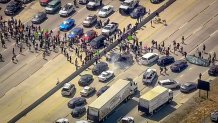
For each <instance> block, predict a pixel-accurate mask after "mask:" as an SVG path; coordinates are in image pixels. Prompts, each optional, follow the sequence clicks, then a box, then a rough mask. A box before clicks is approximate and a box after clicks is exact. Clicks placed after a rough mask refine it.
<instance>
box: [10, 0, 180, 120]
mask: <svg viewBox="0 0 218 123" xmlns="http://www.w3.org/2000/svg"><path fill="white" fill-rule="evenodd" d="M175 1H176V0H169V1H168V2H166V3H165V4H164V5H162V6H161V7H160V8H158V9H157V10H156V11H154V12H153V13H151V14H150V15H149V16H148V17H147V18H145V19H143V20H142V21H141V22H140V23H139V24H138V25H137V27H136V28H132V29H130V30H128V31H127V32H126V33H125V34H123V35H122V36H121V37H120V38H119V39H117V40H116V41H115V42H114V43H112V44H111V45H110V46H109V47H107V48H106V49H104V50H103V51H102V52H101V53H100V54H99V56H96V57H94V58H93V59H92V60H90V61H88V62H87V63H86V64H85V65H84V66H82V67H81V68H80V69H78V70H77V71H75V72H74V73H72V74H71V75H70V76H69V77H67V78H66V79H64V80H63V81H62V82H60V83H59V84H58V85H57V86H55V87H54V88H52V89H51V90H50V91H49V92H47V93H46V94H44V95H43V96H42V97H40V98H39V99H38V100H36V101H35V102H34V103H32V104H31V105H29V106H28V107H27V108H25V109H24V110H23V111H21V112H20V113H18V114H17V115H16V116H14V117H13V118H12V119H11V120H10V121H8V122H9V123H15V122H16V121H18V120H19V119H21V118H22V117H24V116H25V115H26V114H27V113H29V112H30V111H31V110H33V109H34V108H35V107H37V106H38V105H39V104H41V103H42V102H44V101H45V100H46V99H47V98H49V97H50V96H51V95H53V94H54V93H55V92H57V91H58V90H59V89H61V88H62V87H63V85H64V84H65V83H67V82H69V81H71V80H72V79H74V78H75V77H76V76H78V75H79V74H80V73H82V72H83V71H84V70H86V69H87V68H88V67H90V66H91V65H92V64H94V63H95V62H96V60H97V59H98V58H99V57H102V56H104V55H105V54H106V53H107V52H109V51H110V50H112V49H113V48H115V47H116V46H117V45H118V44H119V43H120V42H121V41H122V40H124V39H126V38H127V36H128V35H129V34H132V33H133V32H134V31H136V30H138V29H140V28H141V27H142V26H143V25H145V24H146V23H147V22H149V21H150V20H151V19H153V18H154V17H155V16H156V13H161V12H162V11H163V10H164V9H166V8H167V7H168V6H170V5H171V4H172V3H174V2H175Z"/></svg>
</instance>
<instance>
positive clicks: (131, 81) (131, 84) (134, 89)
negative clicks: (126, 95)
mask: <svg viewBox="0 0 218 123" xmlns="http://www.w3.org/2000/svg"><path fill="white" fill-rule="evenodd" d="M126 80H128V81H130V89H131V92H130V93H131V94H134V93H135V92H136V91H137V90H138V86H137V83H136V82H135V81H133V79H132V78H126Z"/></svg>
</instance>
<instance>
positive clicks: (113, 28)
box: [101, 22, 118, 35]
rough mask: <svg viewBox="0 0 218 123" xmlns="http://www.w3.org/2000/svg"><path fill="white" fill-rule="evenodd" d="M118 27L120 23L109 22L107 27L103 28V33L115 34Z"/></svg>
mask: <svg viewBox="0 0 218 123" xmlns="http://www.w3.org/2000/svg"><path fill="white" fill-rule="evenodd" d="M117 28H118V23H114V22H112V23H110V24H107V25H106V26H105V27H103V28H102V31H101V32H102V34H103V35H111V34H113V33H114V32H115V31H116V30H117Z"/></svg>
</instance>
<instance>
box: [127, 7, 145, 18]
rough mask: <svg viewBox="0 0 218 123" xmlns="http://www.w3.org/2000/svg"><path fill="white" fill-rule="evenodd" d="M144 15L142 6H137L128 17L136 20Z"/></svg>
mask: <svg viewBox="0 0 218 123" xmlns="http://www.w3.org/2000/svg"><path fill="white" fill-rule="evenodd" d="M145 13H146V9H145V7H143V6H138V7H137V8H135V9H134V10H133V11H132V12H131V13H130V16H131V18H133V19H137V18H139V17H141V16H143V15H145Z"/></svg>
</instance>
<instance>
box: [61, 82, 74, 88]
mask: <svg viewBox="0 0 218 123" xmlns="http://www.w3.org/2000/svg"><path fill="white" fill-rule="evenodd" d="M71 85H72V84H71V83H65V84H64V86H63V88H66V89H68V88H70V87H71Z"/></svg>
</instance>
